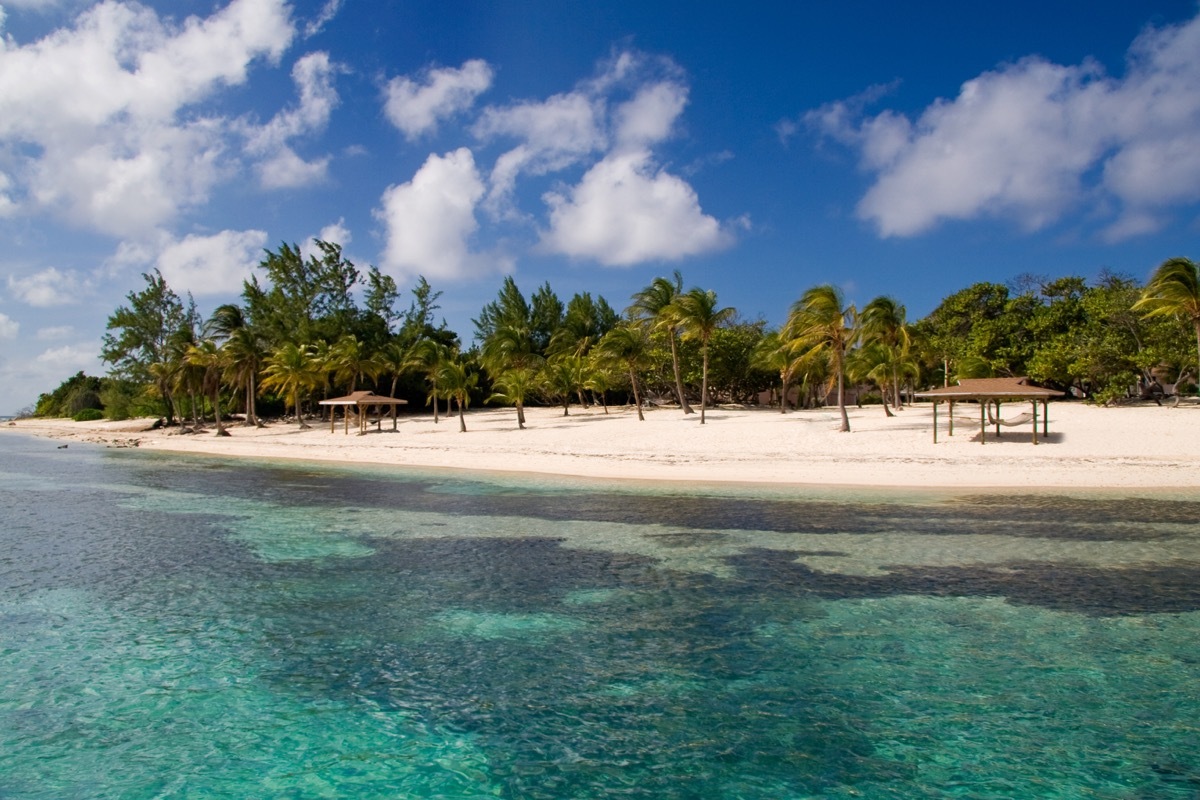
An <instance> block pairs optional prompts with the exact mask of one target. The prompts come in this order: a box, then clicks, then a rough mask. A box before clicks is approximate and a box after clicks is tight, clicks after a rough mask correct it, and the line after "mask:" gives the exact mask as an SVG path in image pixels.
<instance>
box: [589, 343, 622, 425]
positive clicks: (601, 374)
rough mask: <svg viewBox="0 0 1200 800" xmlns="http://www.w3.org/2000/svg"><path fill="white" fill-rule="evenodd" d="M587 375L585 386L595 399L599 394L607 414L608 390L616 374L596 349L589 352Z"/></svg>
mask: <svg viewBox="0 0 1200 800" xmlns="http://www.w3.org/2000/svg"><path fill="white" fill-rule="evenodd" d="M586 376H587V379H586V380H585V381H584V384H583V385H584V388H585V389H587V390H588V391H590V392H591V393H592V399H593V400H595V399H596V397H597V396H599V398H600V404H601V405H602V406H603V407H604V413H605V414H607V413H608V390H609V389H611V388H612V386H613V383H615V381H616V376H615V375H614V374H613V370H612V368H611V367H610V366H609V365H607V364H605V363H604V360H603V359H602V358H601V357H600V354H598V353H596V352H595V350H594V349H593V351H592V352H591V353H589V354H588V360H587V372H586Z"/></svg>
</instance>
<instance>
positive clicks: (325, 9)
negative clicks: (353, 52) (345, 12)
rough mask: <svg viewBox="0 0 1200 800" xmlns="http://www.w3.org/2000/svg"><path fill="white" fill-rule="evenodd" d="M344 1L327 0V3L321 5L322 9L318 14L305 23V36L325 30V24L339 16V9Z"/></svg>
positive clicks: (314, 34) (306, 37) (309, 36)
mask: <svg viewBox="0 0 1200 800" xmlns="http://www.w3.org/2000/svg"><path fill="white" fill-rule="evenodd" d="M342 2H343V0H325V5H324V6H322V7H321V11H320V12H319V13H318V14H317V16H316V17H314V18H313V19H311V20H309V21H308V22H307V23H306V24H305V26H304V38H305V39H309V38H312V37H313V36H316V35H317V34H318V33H320V32H321V31H323V30H325V26H326V25H328V24H329V23H330V22H332V21H333V18H334V17H336V16H337V13H338V11H340V10H341V8H342Z"/></svg>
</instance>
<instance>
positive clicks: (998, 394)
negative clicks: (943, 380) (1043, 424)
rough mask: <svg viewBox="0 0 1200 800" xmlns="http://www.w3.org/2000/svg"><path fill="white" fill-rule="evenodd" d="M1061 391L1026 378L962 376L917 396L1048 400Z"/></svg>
mask: <svg viewBox="0 0 1200 800" xmlns="http://www.w3.org/2000/svg"><path fill="white" fill-rule="evenodd" d="M1063 394H1064V393H1063V392H1060V391H1057V390H1055V389H1043V388H1042V387H1041V386H1034V385H1033V384H1031V383H1029V379H1028V378H1024V377H1021V378H963V379H962V380H960V381H959V382H958V385H957V386H943V387H941V388H938V389H931V390H929V391H928V392H917V393H916V396H917V397H927V398H929V399H931V400H1048V399H1050V398H1051V397H1062V396H1063Z"/></svg>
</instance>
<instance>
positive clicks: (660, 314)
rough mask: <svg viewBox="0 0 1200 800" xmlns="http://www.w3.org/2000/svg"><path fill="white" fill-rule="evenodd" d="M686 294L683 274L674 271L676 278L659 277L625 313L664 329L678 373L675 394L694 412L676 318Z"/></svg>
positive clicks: (673, 363)
mask: <svg viewBox="0 0 1200 800" xmlns="http://www.w3.org/2000/svg"><path fill="white" fill-rule="evenodd" d="M681 294H683V275H681V274H680V273H679V270H675V280H674V281H669V280H667V279H666V278H662V277H658V278H655V279H654V280H653V281H651V282H650V285H649V286H647V287H646V288H645V289H642V290H641V291H640V292H638V293H637V294H635V295H634V296H633V304H632V305H630V306H629V308H628V309H627V310H626V313H627V314H629V316H630V317H632V318H633V319H635V320H639V321H641V322H642V323H643V324H645V325H647V326H649V327H652V328H658V329H660V330H662V331H665V332H666V334H667V340H668V341H669V342H670V343H671V368H672V369H673V370H674V372H675V394H676V396H677V397H678V398H679V407H680V408H682V409H683V413H684V414H694V413H695V411H694V410H693V409H692V407H691V406H690V405H688V401H687V395H686V394H684V391H683V377H682V374H681V373H680V370H679V326H678V324H677V323H676V321H675V316H674V313H673V312H674V310H675V301H676V300H677V299H678V298H679V296H680V295H681Z"/></svg>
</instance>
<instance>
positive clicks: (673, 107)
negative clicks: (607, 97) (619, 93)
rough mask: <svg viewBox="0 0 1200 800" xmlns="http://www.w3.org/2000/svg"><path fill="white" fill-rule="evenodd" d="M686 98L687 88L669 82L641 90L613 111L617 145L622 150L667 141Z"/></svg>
mask: <svg viewBox="0 0 1200 800" xmlns="http://www.w3.org/2000/svg"><path fill="white" fill-rule="evenodd" d="M687 97H688V90H687V87H686V86H682V85H681V84H678V83H674V82H670V81H663V82H660V83H654V84H651V85H649V86H646V87H643V88H642V89H640V90H639V91H638V93H637V95H636V96H635V97H634V98H633V99H632V100H630V101H628V102H626V103H624V104H622V105H621V106H620V107H619V108H618V109H617V111H616V114H615V117H616V126H617V141H618V142H619V143H620V145H622V146H627V147H645V146H648V145H652V144H657V143H658V142H661V141H662V140H664V139H666V138H667V137H668V136H670V135H671V131H672V129H673V128H674V127H675V121H676V120H677V119H678V118H679V115H680V114H682V113H683V107H684V106H685V105H687Z"/></svg>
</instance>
